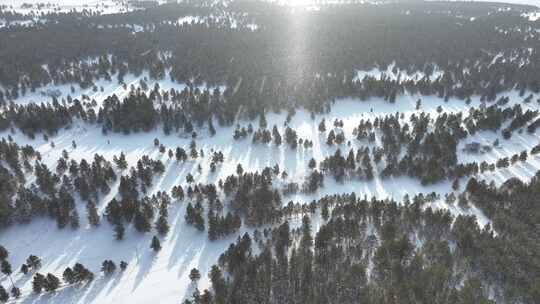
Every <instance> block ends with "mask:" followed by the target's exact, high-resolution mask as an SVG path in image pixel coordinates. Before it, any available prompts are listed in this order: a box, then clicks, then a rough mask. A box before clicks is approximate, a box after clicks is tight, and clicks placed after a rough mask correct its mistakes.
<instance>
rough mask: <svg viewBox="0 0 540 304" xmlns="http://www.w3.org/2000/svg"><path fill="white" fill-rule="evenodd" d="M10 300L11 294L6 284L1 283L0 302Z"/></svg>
mask: <svg viewBox="0 0 540 304" xmlns="http://www.w3.org/2000/svg"><path fill="white" fill-rule="evenodd" d="M8 300H9V294H8V293H7V291H6V289H5V288H4V286H2V285H0V302H2V303H5V302H7V301H8Z"/></svg>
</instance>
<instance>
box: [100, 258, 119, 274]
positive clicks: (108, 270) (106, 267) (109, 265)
mask: <svg viewBox="0 0 540 304" xmlns="http://www.w3.org/2000/svg"><path fill="white" fill-rule="evenodd" d="M101 271H103V273H105V274H106V275H110V274H112V273H114V272H115V271H116V265H115V264H114V262H113V261H111V260H105V261H103V263H102V264H101Z"/></svg>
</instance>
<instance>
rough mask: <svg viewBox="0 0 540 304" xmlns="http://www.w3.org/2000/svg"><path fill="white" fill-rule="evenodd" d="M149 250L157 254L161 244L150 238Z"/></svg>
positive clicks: (157, 240) (154, 238)
mask: <svg viewBox="0 0 540 304" xmlns="http://www.w3.org/2000/svg"><path fill="white" fill-rule="evenodd" d="M150 248H152V250H154V252H158V251H160V250H161V244H160V242H159V239H158V238H157V237H156V236H154V237H152V243H151V244H150Z"/></svg>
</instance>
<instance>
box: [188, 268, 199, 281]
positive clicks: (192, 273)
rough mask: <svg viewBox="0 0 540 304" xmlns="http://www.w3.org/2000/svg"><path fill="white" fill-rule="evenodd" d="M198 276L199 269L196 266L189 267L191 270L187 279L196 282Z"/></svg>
mask: <svg viewBox="0 0 540 304" xmlns="http://www.w3.org/2000/svg"><path fill="white" fill-rule="evenodd" d="M200 278H201V273H200V272H199V270H198V269H197V268H193V269H191V271H190V272H189V279H190V280H191V282H193V283H195V284H196V283H197V281H198V280H199V279H200Z"/></svg>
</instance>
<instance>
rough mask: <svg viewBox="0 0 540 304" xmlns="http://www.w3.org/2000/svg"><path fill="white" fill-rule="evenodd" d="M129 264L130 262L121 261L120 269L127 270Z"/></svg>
mask: <svg viewBox="0 0 540 304" xmlns="http://www.w3.org/2000/svg"><path fill="white" fill-rule="evenodd" d="M127 266H128V263H126V262H125V261H120V270H122V271H124V270H126V268H127Z"/></svg>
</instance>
